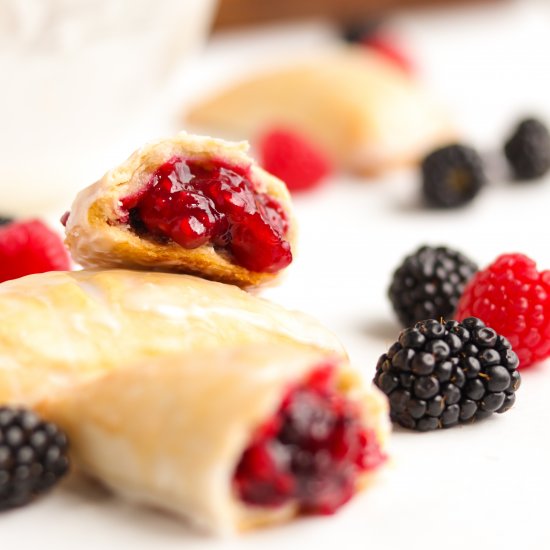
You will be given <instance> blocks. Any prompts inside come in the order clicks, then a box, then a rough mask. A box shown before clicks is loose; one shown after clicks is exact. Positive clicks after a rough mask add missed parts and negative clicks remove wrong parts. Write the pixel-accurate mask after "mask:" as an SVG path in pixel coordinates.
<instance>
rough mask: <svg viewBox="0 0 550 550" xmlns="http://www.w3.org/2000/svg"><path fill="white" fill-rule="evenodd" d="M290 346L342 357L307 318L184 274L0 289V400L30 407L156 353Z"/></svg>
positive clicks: (72, 278) (115, 275)
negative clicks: (61, 390)
mask: <svg viewBox="0 0 550 550" xmlns="http://www.w3.org/2000/svg"><path fill="white" fill-rule="evenodd" d="M289 341H290V342H298V343H303V344H307V345H312V346H314V347H318V348H320V349H324V350H329V351H332V352H335V353H338V354H341V355H343V354H344V351H343V349H342V347H341V345H340V343H339V342H338V340H337V339H336V338H335V337H334V336H333V335H332V334H331V333H330V332H329V331H328V330H326V329H324V328H323V327H321V326H320V325H319V324H318V323H317V322H315V321H314V320H312V319H310V318H309V317H307V316H305V315H303V314H300V313H297V312H291V311H287V310H285V309H283V308H282V307H280V306H277V305H275V304H271V303H269V302H267V301H265V300H262V299H261V298H256V297H254V296H251V295H250V294H248V293H246V292H245V291H243V290H240V289H239V288H237V287H235V286H232V285H224V284H220V283H216V282H212V281H207V280H204V279H199V278H196V277H193V276H190V275H176V274H169V273H146V272H140V271H124V270H111V271H75V272H68V273H65V272H51V273H42V274H38V275H30V276H28V277H24V278H21V279H16V280H13V281H8V282H5V283H2V284H1V285H0V403H10V402H11V403H20V404H24V403H27V404H32V403H33V402H35V401H36V400H37V399H39V398H40V397H42V396H44V395H48V394H54V393H55V391H56V390H57V389H59V388H61V387H63V386H70V385H72V384H74V383H75V382H77V381H80V380H82V379H86V378H94V377H97V376H98V375H99V374H101V373H105V372H108V371H109V370H111V369H113V368H116V367H119V366H120V365H121V364H127V363H133V362H137V361H140V360H143V359H153V358H155V357H157V356H162V355H167V354H174V353H183V352H195V353H198V352H200V351H202V350H204V349H208V348H216V347H218V346H223V345H227V344H232V345H236V346H238V345H241V344H246V343H249V342H259V343H274V344H278V343H285V342H289Z"/></svg>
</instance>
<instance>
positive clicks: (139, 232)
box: [66, 132, 295, 287]
mask: <svg viewBox="0 0 550 550" xmlns="http://www.w3.org/2000/svg"><path fill="white" fill-rule="evenodd" d="M247 147H248V146H247V144H246V143H244V142H243V143H229V142H225V141H222V140H218V139H213V138H209V137H199V136H192V135H189V134H186V133H184V132H182V133H180V134H178V135H177V136H175V137H174V138H172V139H164V140H161V141H157V142H154V143H149V144H148V145H145V146H144V147H142V148H141V149H139V150H138V151H136V152H135V153H134V154H133V155H132V156H131V157H130V158H129V159H128V160H126V161H125V162H123V163H122V164H121V165H120V166H118V167H117V168H115V169H113V170H111V171H110V172H107V174H105V176H103V178H102V179H101V180H99V181H98V182H97V183H95V184H94V185H92V186H90V187H88V188H87V189H84V190H83V191H82V192H81V193H80V194H79V195H78V196H77V197H76V200H75V201H74V203H73V205H72V208H71V211H70V213H69V214H68V217H67V219H66V234H67V238H66V243H67V246H68V247H69V249H70V251H71V254H72V256H73V258H74V259H75V261H77V262H79V263H80V264H81V265H82V266H84V267H88V268H97V267H100V268H109V267H125V268H134V269H147V270H159V271H172V272H177V273H190V274H195V275H200V276H202V277H206V278H208V279H212V280H217V281H221V282H225V283H232V284H236V285H238V286H241V287H251V286H257V285H261V284H264V283H267V282H269V281H272V280H273V279H274V277H275V276H276V275H277V274H278V273H279V272H281V271H282V270H283V269H284V268H285V267H287V266H288V265H289V264H290V262H291V261H292V250H291V248H292V244H293V241H294V233H295V228H294V220H293V219H292V214H291V211H290V199H289V194H288V191H287V189H286V186H285V184H284V183H283V182H282V181H280V180H279V179H277V178H275V177H274V176H272V175H270V174H268V173H267V172H266V171H264V170H262V169H261V168H260V167H259V166H257V165H256V164H255V163H254V162H253V161H252V159H251V158H250V157H249V156H248V155H247V154H246V150H247Z"/></svg>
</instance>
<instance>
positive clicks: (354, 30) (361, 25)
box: [340, 19, 380, 44]
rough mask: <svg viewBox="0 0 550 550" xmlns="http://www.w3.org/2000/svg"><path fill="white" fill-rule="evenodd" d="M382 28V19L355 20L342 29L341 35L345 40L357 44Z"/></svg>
mask: <svg viewBox="0 0 550 550" xmlns="http://www.w3.org/2000/svg"><path fill="white" fill-rule="evenodd" d="M379 28H380V21H378V20H376V19H375V20H371V21H354V22H349V23H346V24H345V25H344V26H343V27H342V30H341V31H340V36H341V38H342V40H344V42H348V43H349V44H357V43H359V42H362V41H363V40H365V39H367V38H368V37H369V36H372V35H373V34H374V33H376V32H377V31H378V29H379Z"/></svg>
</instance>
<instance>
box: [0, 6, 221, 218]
mask: <svg viewBox="0 0 550 550" xmlns="http://www.w3.org/2000/svg"><path fill="white" fill-rule="evenodd" d="M214 4H215V0H0V75H1V79H0V121H1V123H0V124H1V126H0V214H16V215H25V214H39V213H41V212H44V211H48V210H52V209H57V208H60V207H61V206H60V205H62V204H64V203H65V204H66V206H67V207H68V206H69V204H68V203H70V200H71V199H72V197H73V196H74V194H75V193H76V191H77V190H78V189H80V188H81V187H82V186H84V185H87V184H89V183H92V182H93V181H94V180H95V179H97V178H98V177H100V176H101V175H102V173H103V172H105V171H106V170H107V169H108V168H110V165H111V164H112V163H114V162H118V161H120V160H122V159H123V158H124V157H125V156H127V155H128V154H129V153H130V152H131V149H130V148H133V147H135V145H136V144H139V140H140V139H142V136H141V135H140V133H143V134H145V133H146V132H145V131H144V122H143V120H144V118H145V116H144V115H145V114H146V113H148V112H150V111H151V109H152V108H153V106H154V104H155V101H158V100H159V98H161V97H162V91H163V87H165V86H166V85H167V83H168V82H169V77H170V76H171V73H172V72H173V71H174V69H175V68H181V66H182V63H184V62H185V60H186V59H188V57H189V56H190V55H191V54H192V52H193V51H194V50H196V48H197V46H198V45H200V43H201V41H202V39H203V38H204V36H205V34H206V32H207V29H208V26H209V23H210V21H211V16H212V14H213V10H214Z"/></svg>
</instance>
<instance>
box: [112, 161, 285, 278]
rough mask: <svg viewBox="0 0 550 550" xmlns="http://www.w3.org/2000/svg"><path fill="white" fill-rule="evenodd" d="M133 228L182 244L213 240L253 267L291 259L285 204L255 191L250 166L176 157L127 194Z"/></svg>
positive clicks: (270, 268)
mask: <svg viewBox="0 0 550 550" xmlns="http://www.w3.org/2000/svg"><path fill="white" fill-rule="evenodd" d="M122 208H123V209H124V210H125V211H127V212H128V217H127V219H123V220H121V221H123V222H125V223H126V222H128V223H129V224H130V226H131V227H132V229H133V230H134V231H135V232H136V233H138V234H139V235H140V236H150V237H153V238H157V239H160V240H166V239H171V240H172V241H174V242H176V243H178V244H179V245H180V246H182V247H184V248H188V249H191V248H197V247H199V246H202V245H205V244H212V245H213V246H214V247H215V248H216V249H218V250H219V249H222V250H225V251H226V252H228V253H229V254H230V255H231V258H232V260H233V261H234V263H236V264H238V265H240V266H242V267H245V268H246V269H248V270H250V271H257V272H265V273H274V272H277V271H279V270H281V269H283V268H284V267H286V266H287V265H289V264H290V262H291V261H292V254H291V251H290V244H289V243H288V241H287V240H286V239H285V235H286V233H287V230H288V222H287V219H286V216H285V213H284V212H283V209H282V207H281V205H280V204H279V203H278V202H277V201H276V200H275V199H273V198H272V197H270V196H269V195H267V194H266V193H260V192H258V191H256V190H255V187H254V184H253V183H252V181H251V179H250V170H249V168H244V167H241V166H233V165H229V164H227V163H224V162H222V161H218V160H216V159H210V160H205V159H201V160H197V159H184V158H180V157H173V158H172V159H170V160H169V161H168V162H165V163H164V164H163V165H162V166H160V167H159V168H157V170H156V171H155V172H154V173H153V174H152V176H151V178H150V180H149V181H148V183H147V185H145V187H144V188H143V189H142V190H141V191H140V192H139V193H138V194H136V195H133V196H128V197H125V198H124V199H123V200H122Z"/></svg>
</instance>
